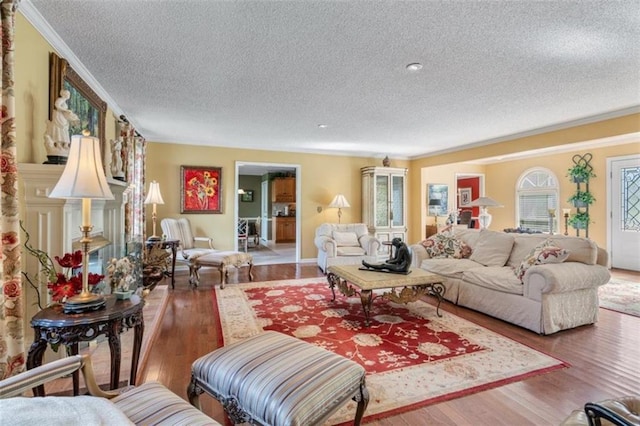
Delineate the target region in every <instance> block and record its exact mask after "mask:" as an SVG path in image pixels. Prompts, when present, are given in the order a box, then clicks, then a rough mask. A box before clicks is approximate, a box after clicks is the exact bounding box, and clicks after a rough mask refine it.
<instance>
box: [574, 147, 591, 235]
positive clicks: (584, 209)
mask: <svg viewBox="0 0 640 426" xmlns="http://www.w3.org/2000/svg"><path fill="white" fill-rule="evenodd" d="M592 158H593V156H592V155H591V154H590V153H586V154H584V155H579V154H576V155H574V156H573V158H572V160H573V164H574V165H576V166H581V167H583V168H585V169H586V170H587V171H588V172H589V173H588V174H589V175H591V174H592V172H593V167H592V166H591V164H590V163H591V159H592ZM573 181H574V182H575V184H576V192H589V177H587V178H585V179H584V180H577V179H574V180H573ZM582 184H584V189H583V188H582V187H581V185H582ZM578 206H580V207H578ZM575 207H576V212H577V213H578V214H579V213H586V214H587V215H588V214H589V204H588V203H586V204H576V205H575ZM574 228H575V230H576V236H577V237H579V236H580V229H584V233H585V237H586V238H589V221H587V222H586V223H585V225H584V228H580V227H575V226H574Z"/></svg>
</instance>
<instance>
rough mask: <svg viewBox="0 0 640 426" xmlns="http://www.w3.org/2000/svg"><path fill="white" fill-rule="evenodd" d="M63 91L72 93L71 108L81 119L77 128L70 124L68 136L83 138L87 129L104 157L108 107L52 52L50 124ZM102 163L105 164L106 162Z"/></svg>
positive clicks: (68, 103)
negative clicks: (96, 141)
mask: <svg viewBox="0 0 640 426" xmlns="http://www.w3.org/2000/svg"><path fill="white" fill-rule="evenodd" d="M62 89H64V90H68V91H69V94H70V97H69V99H68V100H67V105H68V108H69V109H70V110H71V111H73V112H74V113H75V114H76V115H77V116H78V118H79V119H80V122H79V123H77V124H76V123H70V125H69V133H70V135H69V136H71V135H81V134H82V131H83V130H85V129H87V130H89V134H90V135H91V136H95V137H97V138H98V139H99V140H100V152H103V153H104V146H105V141H106V138H105V120H106V115H107V103H106V102H105V101H103V100H102V99H100V96H98V95H97V94H96V92H94V91H93V89H92V88H91V87H90V86H89V85H88V84H87V83H86V82H85V81H84V80H83V79H82V77H80V76H79V75H78V74H77V73H76V72H75V71H74V69H73V68H71V66H70V65H69V63H68V62H67V60H66V59H63V58H61V57H59V56H58V55H56V54H55V53H53V52H51V53H50V54H49V120H52V119H53V118H52V117H53V112H54V109H55V102H56V99H58V97H59V96H60V91H61V90H62ZM103 155H104V154H103ZM102 163H103V164H105V162H104V159H103V161H102Z"/></svg>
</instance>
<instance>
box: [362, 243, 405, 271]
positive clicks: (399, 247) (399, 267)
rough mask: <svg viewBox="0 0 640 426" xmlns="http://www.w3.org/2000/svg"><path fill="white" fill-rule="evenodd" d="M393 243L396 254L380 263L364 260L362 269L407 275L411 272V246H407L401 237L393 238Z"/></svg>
mask: <svg viewBox="0 0 640 426" xmlns="http://www.w3.org/2000/svg"><path fill="white" fill-rule="evenodd" d="M391 244H392V245H393V247H395V248H396V254H395V255H394V256H393V258H392V259H389V260H387V261H386V262H385V263H380V264H371V263H368V262H366V261H364V260H363V261H362V265H363V267H361V268H360V269H361V270H363V271H377V272H389V273H392V274H405V275H406V274H409V273H411V270H410V268H411V250H409V247H407V245H406V244H405V243H403V242H402V240H401V239H400V238H394V239H393V240H391Z"/></svg>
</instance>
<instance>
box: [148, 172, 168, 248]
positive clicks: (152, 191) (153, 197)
mask: <svg viewBox="0 0 640 426" xmlns="http://www.w3.org/2000/svg"><path fill="white" fill-rule="evenodd" d="M144 203H145V204H153V212H152V213H151V220H152V221H153V235H152V236H151V237H149V240H151V241H158V240H160V237H159V236H157V235H156V220H157V219H158V212H157V211H156V205H158V204H164V200H163V199H162V194H160V184H159V183H158V182H156V181H155V180H154V181H152V182H151V183H150V184H149V193H148V194H147V198H146V199H145V200H144Z"/></svg>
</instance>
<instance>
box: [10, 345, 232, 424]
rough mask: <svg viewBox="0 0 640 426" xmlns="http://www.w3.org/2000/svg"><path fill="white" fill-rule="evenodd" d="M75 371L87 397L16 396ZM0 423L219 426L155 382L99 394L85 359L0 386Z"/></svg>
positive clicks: (67, 360)
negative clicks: (82, 379) (78, 372)
mask: <svg viewBox="0 0 640 426" xmlns="http://www.w3.org/2000/svg"><path fill="white" fill-rule="evenodd" d="M78 369H79V370H80V371H81V372H82V375H83V377H84V381H85V384H86V386H87V391H88V393H89V395H91V396H85V395H82V396H72V397H65V396H48V397H37V398H31V397H22V396H21V395H22V394H23V393H25V392H27V391H28V390H30V389H32V388H34V387H36V386H39V385H42V384H45V383H47V382H49V381H51V380H54V379H58V378H60V377H63V376H67V375H69V374H71V373H73V372H75V371H76V370H78ZM0 419H11V422H10V423H12V424H64V425H87V424H122V425H125V424H129V425H131V424H144V425H176V424H188V425H220V423H218V422H216V421H215V420H213V419H212V418H210V417H208V416H206V415H205V414H204V413H202V412H201V411H200V410H198V409H196V408H194V407H193V406H192V405H190V404H189V403H187V402H186V401H185V400H183V399H182V398H180V397H179V396H178V395H176V394H174V393H173V392H171V391H170V390H169V389H167V388H166V387H164V386H163V385H161V384H160V383H157V382H148V383H145V384H143V385H141V386H137V387H130V388H125V389H124V390H122V391H120V392H119V391H110V392H108V391H103V390H102V389H100V388H99V387H98V385H97V383H96V381H95V378H94V376H93V370H92V368H91V358H90V357H89V356H88V355H75V356H71V357H68V358H63V359H60V360H57V361H53V362H51V363H48V364H45V365H43V366H40V367H37V368H34V369H32V370H28V371H25V372H23V373H20V374H18V375H16V376H13V377H9V378H8V379H5V380H2V381H0ZM0 423H1V422H0Z"/></svg>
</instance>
